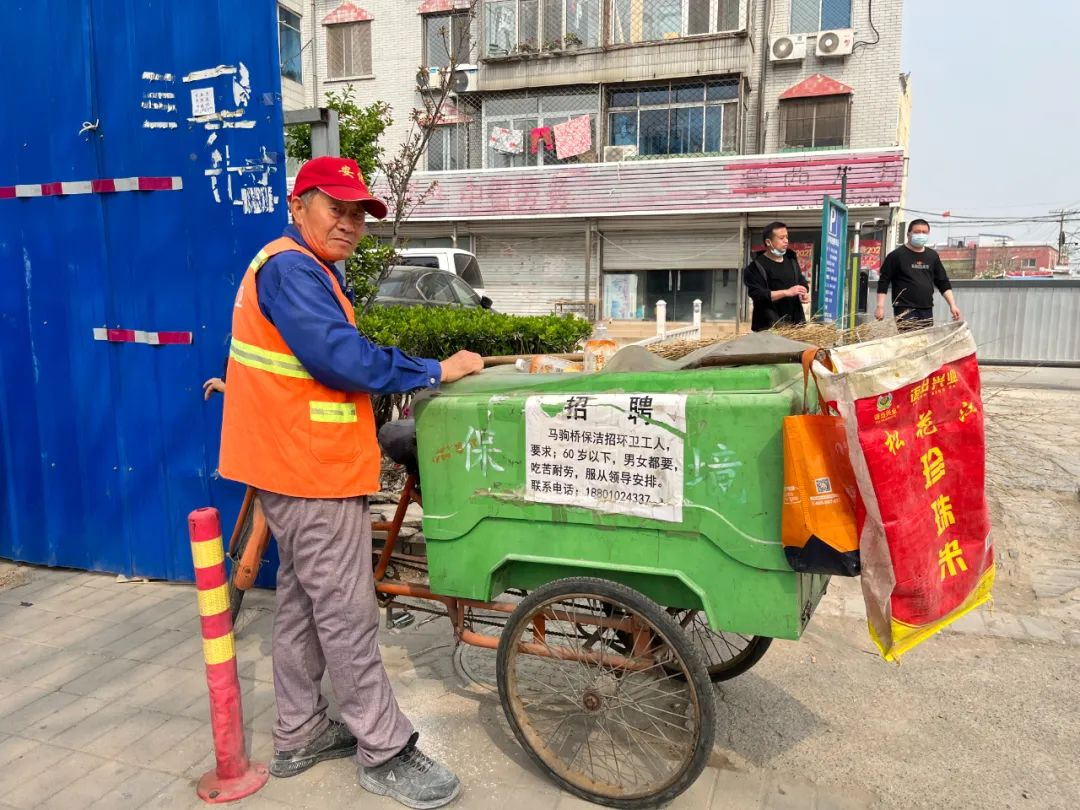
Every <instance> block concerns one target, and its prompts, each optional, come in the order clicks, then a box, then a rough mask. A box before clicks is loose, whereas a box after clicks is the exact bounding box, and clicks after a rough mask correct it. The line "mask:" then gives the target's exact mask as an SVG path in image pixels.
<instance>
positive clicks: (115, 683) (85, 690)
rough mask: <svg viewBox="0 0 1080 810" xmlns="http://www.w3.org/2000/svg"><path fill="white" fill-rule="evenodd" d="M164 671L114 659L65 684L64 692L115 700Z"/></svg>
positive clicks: (151, 666)
mask: <svg viewBox="0 0 1080 810" xmlns="http://www.w3.org/2000/svg"><path fill="white" fill-rule="evenodd" d="M164 671H165V668H164V667H160V666H157V665H155V664H144V663H139V662H132V661H128V660H126V659H124V658H114V659H112V660H110V661H106V662H105V663H104V664H102V665H101V666H100V667H98V668H97V669H95V670H91V671H90V672H88V673H86V674H85V675H83V676H81V677H79V678H76V679H75V680H73V681H71V682H70V683H67V684H65V685H64V687H63V690H64V691H65V692H70V693H72V694H75V695H92V696H93V697H96V698H99V699H101V700H113V699H114V698H117V697H119V696H121V695H124V696H127V695H129V694H130V693H131V691H132V690H133V689H135V688H136V687H137V686H138V685H139V684H141V683H142V682H143V681H145V680H147V679H149V678H150V677H152V676H154V675H157V674H158V673H160V672H164Z"/></svg>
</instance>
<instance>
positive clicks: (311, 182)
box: [292, 156, 386, 219]
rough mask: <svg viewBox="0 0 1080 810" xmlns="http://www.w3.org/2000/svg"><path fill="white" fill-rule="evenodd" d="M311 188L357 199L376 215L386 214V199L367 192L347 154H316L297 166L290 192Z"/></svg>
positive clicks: (331, 194) (296, 193) (336, 197)
mask: <svg viewBox="0 0 1080 810" xmlns="http://www.w3.org/2000/svg"><path fill="white" fill-rule="evenodd" d="M313 188H317V189H318V190H319V191H321V192H322V193H323V194H326V195H328V196H330V197H333V198H334V199H335V200H341V201H342V202H358V203H361V205H362V206H363V208H364V210H365V211H367V212H368V213H369V214H371V215H372V216H373V217H375V218H376V219H383V218H385V217H386V203H384V202H383V201H382V200H378V199H376V198H375V197H372V196H371V192H370V191H368V187H367V184H366V183H365V182H364V175H363V174H361V173H360V167H359V166H357V165H356V161H355V160H352V159H350V158H339V157H329V156H324V157H317V158H312V159H311V160H309V161H308V162H307V163H305V164H304V165H303V166H301V167H300V171H299V172H297V174H296V181H295V182H294V183H293V190H292V196H293V197H299V196H300V195H301V194H303V193H304V192H305V191H310V190H311V189H313Z"/></svg>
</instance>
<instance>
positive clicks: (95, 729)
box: [62, 698, 142, 751]
mask: <svg viewBox="0 0 1080 810" xmlns="http://www.w3.org/2000/svg"><path fill="white" fill-rule="evenodd" d="M82 700H84V701H85V700H89V698H82ZM141 711H142V710H141V709H139V708H138V707H137V706H129V705H128V704H126V703H122V702H120V701H113V702H112V703H106V704H105V705H104V706H103V707H102V708H101V709H99V710H98V711H96V712H94V713H93V714H90V715H87V716H86V717H84V718H83V719H82V720H80V721H79V722H78V723H76V724H75V725H73V726H72V727H71V728H69V729H68V730H67V731H66V732H64V739H63V740H62V742H63V744H64V745H66V746H68V747H69V748H73V749H75V750H83V751H95V750H96V747H95V745H94V743H95V741H96V740H97V739H98V738H99V737H102V736H103V735H105V734H108V733H110V732H111V731H112V730H113V729H114V728H117V727H118V726H120V725H122V724H123V723H125V722H128V721H130V720H131V719H132V718H134V717H135V715H137V714H139V713H140V712H141Z"/></svg>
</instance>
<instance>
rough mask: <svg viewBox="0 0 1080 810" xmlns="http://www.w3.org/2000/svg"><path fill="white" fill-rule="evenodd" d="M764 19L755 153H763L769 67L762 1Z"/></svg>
mask: <svg viewBox="0 0 1080 810" xmlns="http://www.w3.org/2000/svg"><path fill="white" fill-rule="evenodd" d="M764 4H765V18H764V20H763V21H762V23H761V73H760V75H759V76H758V105H757V112H758V116H757V153H758V154H759V155H761V154H764V152H765V71H766V70H767V69H768V66H769V0H764Z"/></svg>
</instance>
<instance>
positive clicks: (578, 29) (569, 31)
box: [484, 0, 601, 56]
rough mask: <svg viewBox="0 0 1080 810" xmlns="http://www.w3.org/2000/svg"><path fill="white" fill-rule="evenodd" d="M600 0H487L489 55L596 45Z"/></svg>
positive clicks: (485, 23) (486, 19)
mask: <svg viewBox="0 0 1080 810" xmlns="http://www.w3.org/2000/svg"><path fill="white" fill-rule="evenodd" d="M600 8H601V0H486V2H485V3H484V30H485V32H486V36H487V40H486V41H487V47H486V49H485V54H486V55H487V56H506V55H508V54H513V53H519V54H520V53H525V54H528V53H538V52H540V51H544V50H547V51H560V50H565V49H567V48H576V47H582V48H595V47H597V46H599V45H600V23H601V17H600Z"/></svg>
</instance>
